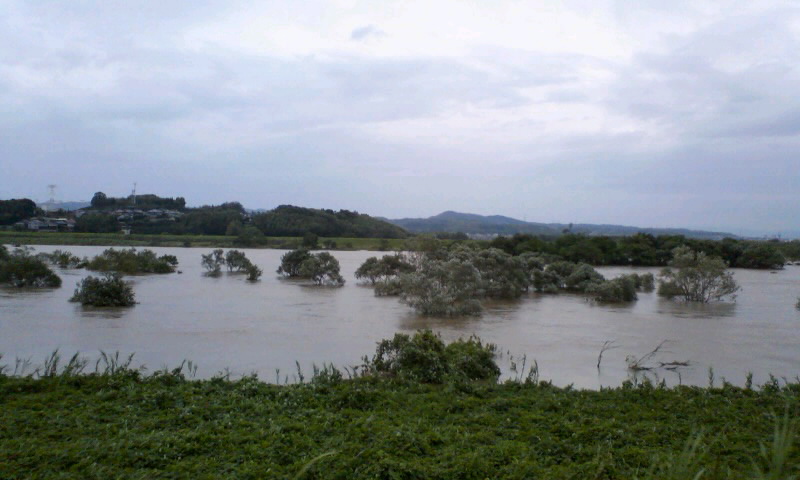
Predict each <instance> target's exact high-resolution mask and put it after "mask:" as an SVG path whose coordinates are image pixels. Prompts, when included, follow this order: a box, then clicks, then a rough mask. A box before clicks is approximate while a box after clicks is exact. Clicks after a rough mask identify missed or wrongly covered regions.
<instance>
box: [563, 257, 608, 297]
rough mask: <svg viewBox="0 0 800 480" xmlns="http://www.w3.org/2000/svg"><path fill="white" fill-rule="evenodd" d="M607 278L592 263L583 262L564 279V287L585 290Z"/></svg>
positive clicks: (575, 290) (576, 290)
mask: <svg viewBox="0 0 800 480" xmlns="http://www.w3.org/2000/svg"><path fill="white" fill-rule="evenodd" d="M604 280H605V278H604V277H603V276H602V275H601V274H600V273H599V272H598V271H597V270H595V269H594V268H592V266H591V265H588V264H586V263H581V264H579V265H577V266H576V267H575V268H574V269H573V270H572V272H571V273H570V274H569V275H567V277H566V278H565V279H564V287H565V288H566V289H567V290H570V291H573V292H585V291H587V290H588V289H590V288H591V287H592V286H593V285H594V284H598V283H602V282H603V281H604Z"/></svg>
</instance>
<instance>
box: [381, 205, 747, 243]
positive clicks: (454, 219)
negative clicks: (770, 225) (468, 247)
mask: <svg viewBox="0 0 800 480" xmlns="http://www.w3.org/2000/svg"><path fill="white" fill-rule="evenodd" d="M387 221H388V222H390V223H393V224H395V225H397V226H400V227H403V228H405V229H406V230H408V231H409V232H412V233H434V232H451V233H454V232H464V233H467V234H483V235H491V234H498V235H513V234H515V233H529V234H533V235H550V236H556V235H560V234H561V233H562V232H563V231H564V230H569V231H570V232H572V233H583V234H586V235H607V236H622V235H633V234H635V233H638V232H643V233H650V234H652V235H684V236H686V237H691V238H707V239H721V238H725V237H736V236H735V235H733V234H731V233H726V232H708V231H702V230H690V229H685V228H642V227H631V226H624V225H595V224H589V223H580V224H572V225H570V224H563V223H536V222H525V221H522V220H517V219H516V218H511V217H504V216H502V215H490V216H484V215H476V214H473V213H459V212H453V211H447V212H443V213H440V214H439V215H435V216H433V217H429V218H400V219H395V220H391V219H387Z"/></svg>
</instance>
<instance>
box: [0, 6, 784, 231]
mask: <svg viewBox="0 0 800 480" xmlns="http://www.w3.org/2000/svg"><path fill="white" fill-rule="evenodd" d="M723 3H724V5H722V4H723ZM662 5H664V4H663V2H656V1H652V2H621V1H620V2H614V1H605V2H602V1H601V2H597V1H570V2H558V5H555V4H554V3H553V2H540V3H539V4H538V5H537V4H533V2H513V1H508V2H502V1H500V2H477V3H469V4H467V3H465V2H456V1H453V2H449V1H440V2H433V3H431V2H424V3H423V2H419V3H415V2H397V3H388V2H357V1H336V2H319V3H314V2H302V4H298V2H282V3H281V2H270V3H268V4H265V5H262V6H259V7H254V6H253V3H252V2H241V3H237V2H224V3H220V2H191V3H187V2H183V1H169V0H165V1H162V2H158V3H157V4H147V5H143V4H138V3H136V2H123V1H103V2H99V1H98V2H89V1H76V2H66V3H65V2H24V1H13V0H12V1H10V2H4V3H3V5H2V6H0V105H3V107H4V108H3V109H2V110H0V139H1V140H0V167H2V168H0V170H2V172H3V174H2V175H0V197H3V198H8V197H22V196H27V197H34V198H44V197H45V195H46V188H45V186H46V185H47V184H49V183H55V184H58V185H59V197H62V198H64V199H86V198H90V197H91V195H92V194H93V193H94V192H95V191H97V190H103V191H105V192H106V193H108V194H111V195H122V194H125V193H127V192H128V191H129V189H130V187H131V185H132V183H133V182H134V181H136V182H138V184H139V189H140V190H141V191H147V192H153V193H159V194H163V195H183V196H185V197H186V198H187V199H188V200H189V202H190V203H191V204H203V203H215V202H221V201H224V200H230V199H238V200H241V201H242V202H243V203H244V204H245V205H247V206H250V207H272V206H275V205H277V204H281V203H294V204H299V205H307V206H319V207H323V206H324V207H331V208H348V209H356V210H359V211H365V212H368V213H372V214H376V215H384V216H390V217H392V216H428V215H432V214H435V213H438V212H439V211H442V210H445V209H454V210H462V211H472V212H476V213H487V214H489V213H502V214H506V215H512V216H517V217H520V218H523V217H524V218H527V219H529V220H536V221H562V222H569V221H574V222H595V223H624V224H637V225H642V226H689V227H704V228H721V229H728V230H745V229H749V230H761V231H764V232H780V231H787V230H792V229H794V230H797V229H798V228H797V227H796V223H795V222H796V220H795V219H797V218H800V174H799V173H798V167H800V159H798V151H800V149H799V148H798V147H800V70H799V67H798V66H799V65H800V9H798V7H797V6H796V5H795V4H794V2H792V1H786V2H784V1H772V2H767V1H765V2H746V1H741V2H737V1H731V2H702V1H692V2H688V1H687V2H680V1H679V2H670V4H669V8H665V7H663V6H662Z"/></svg>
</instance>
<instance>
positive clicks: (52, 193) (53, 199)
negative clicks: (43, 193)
mask: <svg viewBox="0 0 800 480" xmlns="http://www.w3.org/2000/svg"><path fill="white" fill-rule="evenodd" d="M57 186H58V185H53V184H50V185H48V186H47V190H48V191H49V192H50V200H49V202H50V203H56V187H57Z"/></svg>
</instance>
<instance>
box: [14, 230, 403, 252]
mask: <svg viewBox="0 0 800 480" xmlns="http://www.w3.org/2000/svg"><path fill="white" fill-rule="evenodd" d="M237 240H238V238H237V237H235V236H226V235H166V234H164V235H150V234H131V235H123V234H121V233H68V232H19V231H13V230H0V244H6V245H16V244H19V245H87V246H108V247H201V248H234V247H238V248H241V247H244V245H241V244H239V243H238V242H237ZM302 242H303V238H302V237H264V238H263V239H262V240H261V241H260V242H259V243H258V244H256V245H247V246H246V247H247V248H281V249H293V248H298V247H299V246H300V245H301V244H302ZM326 242H333V243H332V244H331V243H326ZM404 242H405V240H404V239H400V238H386V239H384V238H347V237H341V238H340V237H336V238H320V239H319V246H320V248H322V247H326V246H330V245H333V246H332V247H331V248H330V249H331V250H372V251H391V250H402V248H403V245H404Z"/></svg>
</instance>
